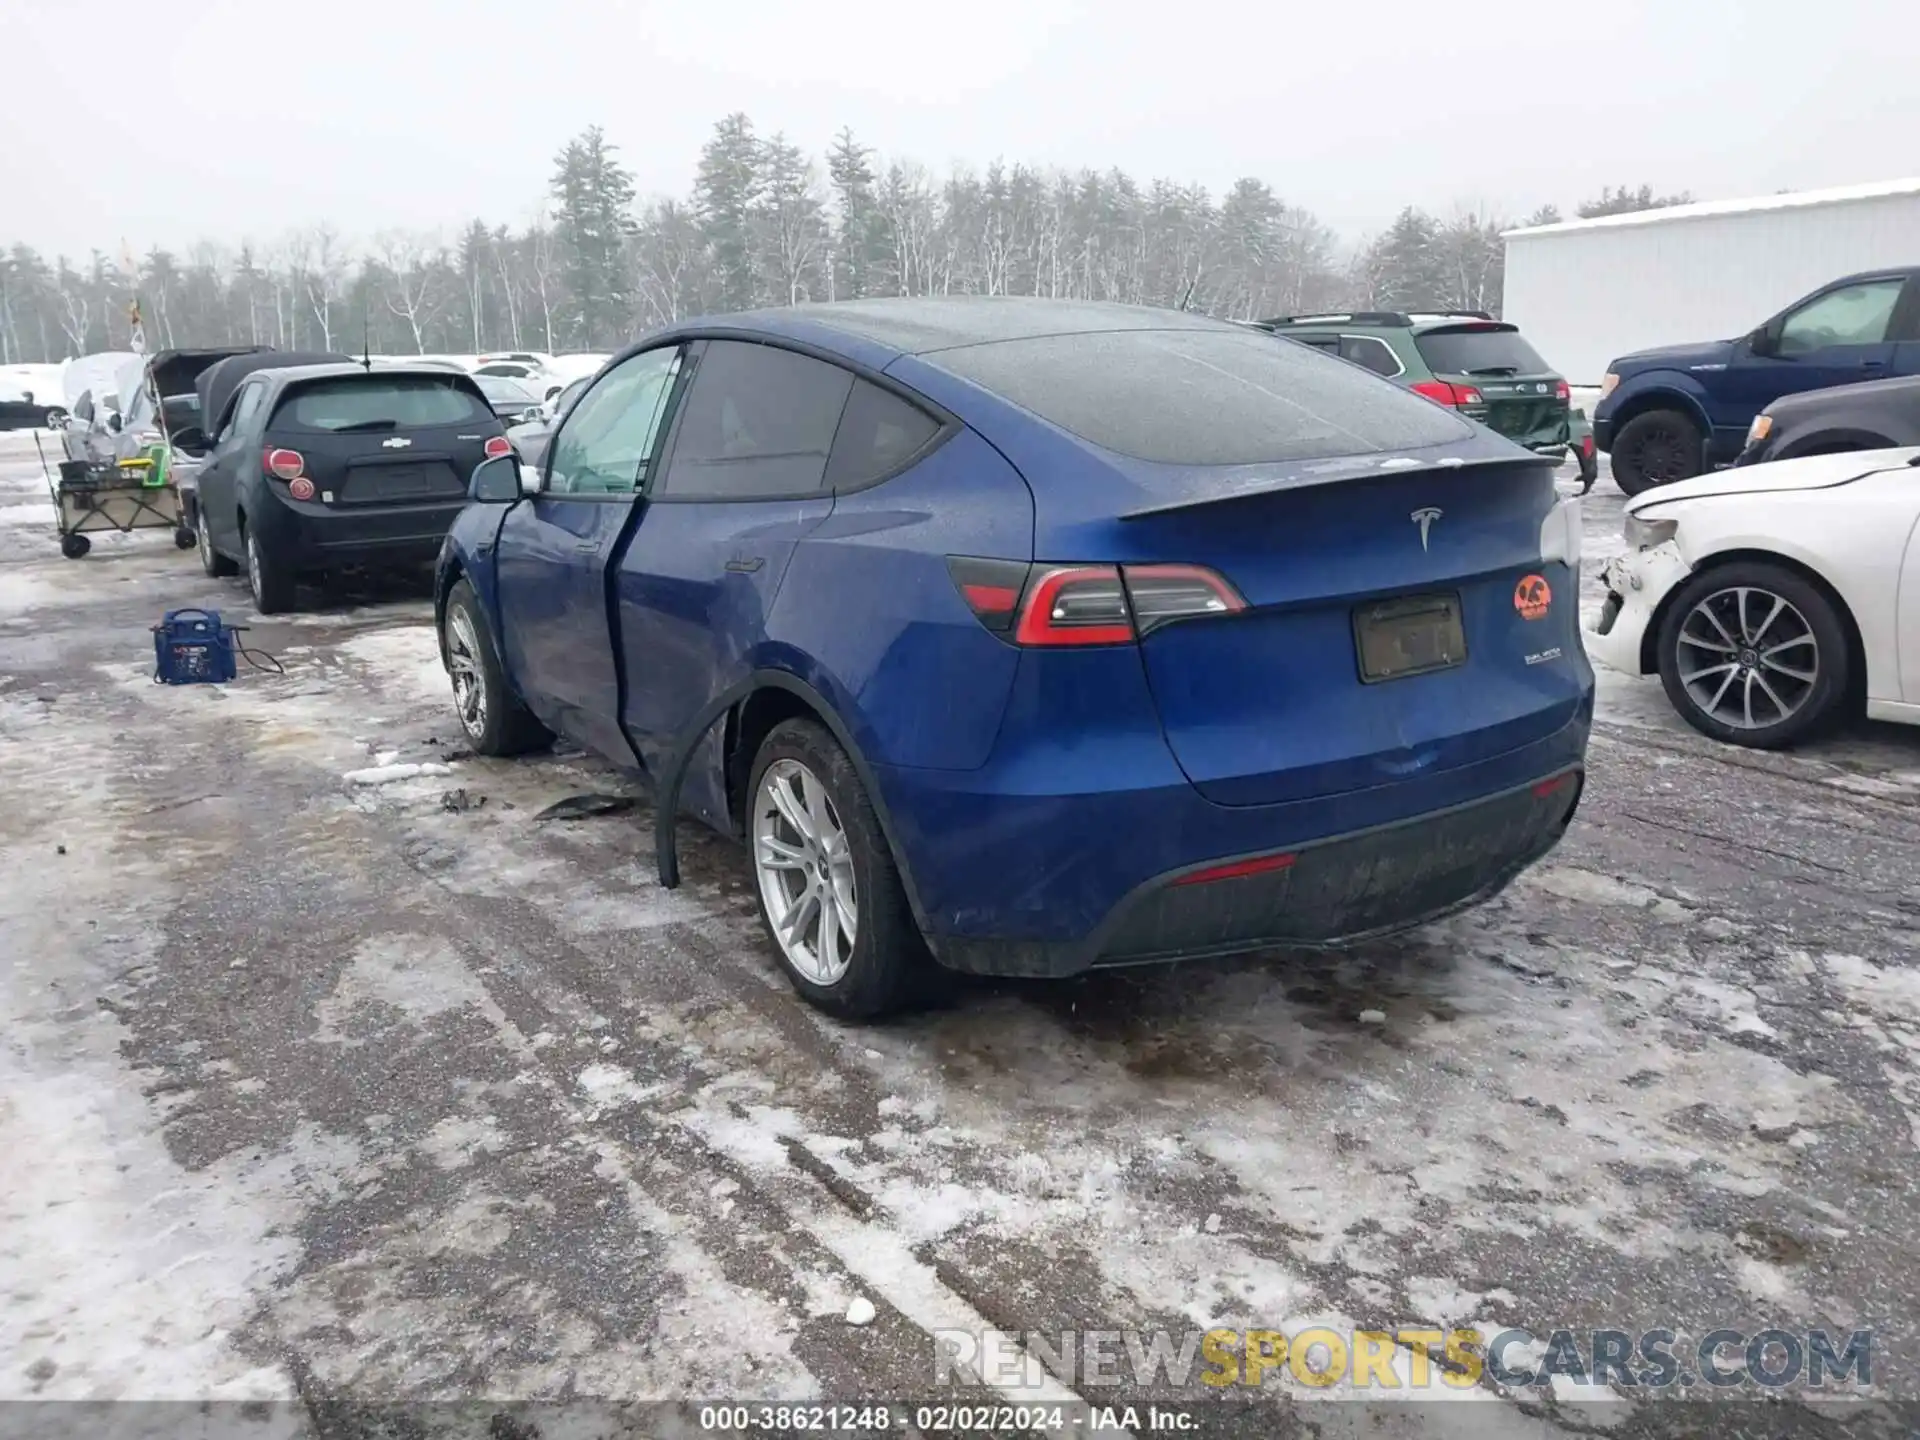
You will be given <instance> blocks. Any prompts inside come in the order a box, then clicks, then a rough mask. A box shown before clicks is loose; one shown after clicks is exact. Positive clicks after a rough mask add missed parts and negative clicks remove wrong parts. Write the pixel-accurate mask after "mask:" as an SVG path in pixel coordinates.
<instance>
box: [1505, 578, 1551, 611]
mask: <svg viewBox="0 0 1920 1440" xmlns="http://www.w3.org/2000/svg"><path fill="white" fill-rule="evenodd" d="M1552 604H1553V591H1552V590H1550V589H1548V588H1547V577H1546V576H1544V575H1522V576H1521V577H1520V583H1519V584H1518V585H1516V586H1514V587H1513V608H1514V609H1516V610H1518V611H1519V612H1520V618H1521V619H1522V620H1540V619H1543V618H1545V616H1546V613H1547V607H1548V606H1550V605H1552Z"/></svg>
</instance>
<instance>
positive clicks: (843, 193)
mask: <svg viewBox="0 0 1920 1440" xmlns="http://www.w3.org/2000/svg"><path fill="white" fill-rule="evenodd" d="M872 156H873V152H872V151H871V150H869V149H867V147H866V146H864V145H862V144H860V143H859V142H857V141H856V140H855V139H854V138H853V131H851V130H849V129H846V128H844V127H843V128H842V129H841V131H840V133H839V134H838V135H836V136H834V137H833V148H832V149H831V150H829V151H828V152H827V179H828V181H829V183H830V184H831V185H832V187H833V195H834V201H835V209H836V210H837V211H838V212H839V213H838V217H837V218H838V225H837V226H836V228H835V230H834V235H833V293H834V297H835V298H836V299H839V300H859V299H863V298H865V297H866V296H868V295H872V294H873V293H874V285H875V280H876V275H875V272H876V271H877V269H878V268H879V264H880V259H879V256H878V254H877V253H876V245H877V241H878V237H879V219H880V212H879V207H878V205H877V204H876V202H875V200H874V195H873V166H872V165H870V164H869V163H868V161H869V160H871V158H872Z"/></svg>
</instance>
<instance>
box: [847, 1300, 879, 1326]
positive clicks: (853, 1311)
mask: <svg viewBox="0 0 1920 1440" xmlns="http://www.w3.org/2000/svg"><path fill="white" fill-rule="evenodd" d="M873 1316H874V1309H873V1302H872V1301H871V1300H869V1299H867V1297H866V1296H864V1295H856V1296H854V1297H853V1303H852V1304H851V1305H849V1306H847V1323H848V1324H849V1325H871V1324H872V1323H873Z"/></svg>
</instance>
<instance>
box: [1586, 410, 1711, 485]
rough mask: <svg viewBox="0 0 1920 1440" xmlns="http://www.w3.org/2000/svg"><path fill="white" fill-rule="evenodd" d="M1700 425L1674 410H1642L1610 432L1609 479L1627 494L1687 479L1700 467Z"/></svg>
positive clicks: (1694, 474)
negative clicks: (1615, 433) (1615, 432)
mask: <svg viewBox="0 0 1920 1440" xmlns="http://www.w3.org/2000/svg"><path fill="white" fill-rule="evenodd" d="M1704 439H1705V437H1703V436H1702V435H1701V433H1700V427H1699V426H1697V425H1695V424H1694V423H1693V421H1692V420H1691V419H1690V418H1689V417H1688V416H1686V415H1683V414H1681V413H1680V412H1679V411H1678V410H1646V411H1642V412H1641V413H1640V414H1638V415H1636V416H1634V417H1633V418H1632V419H1631V420H1629V421H1627V423H1626V424H1625V425H1622V426H1621V427H1620V433H1619V434H1618V435H1616V436H1614V439H1613V449H1612V450H1611V451H1609V452H1608V454H1609V455H1610V456H1611V458H1612V460H1613V483H1614V484H1616V485H1618V486H1619V487H1620V488H1621V490H1622V491H1624V492H1625V493H1626V494H1628V495H1638V494H1640V493H1641V492H1642V491H1643V490H1648V489H1651V488H1652V487H1653V486H1655V485H1671V484H1672V483H1673V482H1674V481H1676V480H1691V479H1692V478H1693V477H1694V476H1696V475H1698V474H1699V473H1700V470H1701V467H1702V463H1703V461H1702V455H1701V447H1702V445H1703V444H1704Z"/></svg>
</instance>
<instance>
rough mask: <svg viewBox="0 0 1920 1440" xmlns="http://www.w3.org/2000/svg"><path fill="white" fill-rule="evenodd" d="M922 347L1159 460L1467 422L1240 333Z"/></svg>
mask: <svg viewBox="0 0 1920 1440" xmlns="http://www.w3.org/2000/svg"><path fill="white" fill-rule="evenodd" d="M931 358H932V359H933V361H934V363H936V364H938V365H939V366H940V367H941V368H942V369H946V370H951V371H952V372H953V373H954V374H956V375H959V376H961V377H962V378H963V379H967V380H971V381H973V382H974V383H976V384H978V385H982V386H985V387H986V388H987V389H988V390H991V391H993V392H994V393H995V394H997V395H1000V396H1003V397H1004V398H1006V399H1008V400H1010V401H1012V402H1013V403H1014V404H1016V405H1018V406H1020V407H1022V408H1023V409H1026V410H1030V411H1032V412H1033V413H1034V414H1036V415H1038V416H1040V418H1041V419H1043V420H1048V421H1051V422H1052V423H1053V424H1055V425H1058V426H1059V427H1060V428H1061V429H1063V430H1067V431H1070V432H1071V433H1072V434H1075V435H1078V436H1079V437H1080V438H1081V439H1083V440H1088V441H1091V442H1092V443H1093V444H1095V445H1100V446H1103V447H1105V448H1106V449H1108V450H1113V451H1116V452H1118V453H1119V454H1122V455H1127V456H1131V457H1132V458H1134V459H1136V460H1148V461H1153V462H1155V463H1158V464H1163V465H1257V464H1263V463H1271V462H1276V461H1288V460H1317V459H1326V458H1330V457H1332V456H1336V455H1366V454H1372V453H1375V452H1378V451H1382V450H1402V449H1414V448H1417V447H1420V446H1425V445H1441V444H1445V443H1447V442H1449V441H1456V440H1460V439H1463V438H1465V437H1466V436H1468V435H1470V434H1472V433H1473V432H1472V430H1471V428H1470V427H1469V426H1468V425H1467V424H1466V422H1465V421H1463V420H1460V419H1459V418H1457V417H1456V416H1453V415H1449V414H1448V413H1447V412H1446V411H1445V410H1443V409H1441V408H1440V407H1439V406H1437V405H1435V404H1433V403H1432V402H1431V401H1429V400H1425V399H1422V398H1421V397H1420V396H1418V395H1414V394H1411V393H1409V392H1408V391H1406V390H1403V389H1401V388H1400V387H1399V386H1397V385H1390V384H1388V383H1387V382H1385V381H1383V380H1381V379H1379V378H1378V377H1376V376H1373V375H1369V374H1367V373H1365V372H1364V371H1362V370H1360V369H1358V368H1356V367H1355V366H1352V365H1342V364H1336V363H1334V362H1333V361H1332V360H1331V359H1330V358H1329V357H1327V356H1325V355H1315V354H1313V353H1312V352H1311V351H1309V350H1307V349H1305V348H1304V347H1302V346H1298V345H1276V344H1274V343H1273V340H1272V338H1271V337H1270V336H1266V335H1248V334H1243V333H1241V332H1239V331H1225V330H1132V331H1107V332H1099V333H1092V334H1079V335H1050V336H1042V337H1039V338H1036V339H1032V340H1007V341H1002V342H1000V343H997V344H991V345H974V346H968V347H965V348H962V349H955V350H945V351H941V352H939V353H938V354H937V355H935V356H933V357H931Z"/></svg>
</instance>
